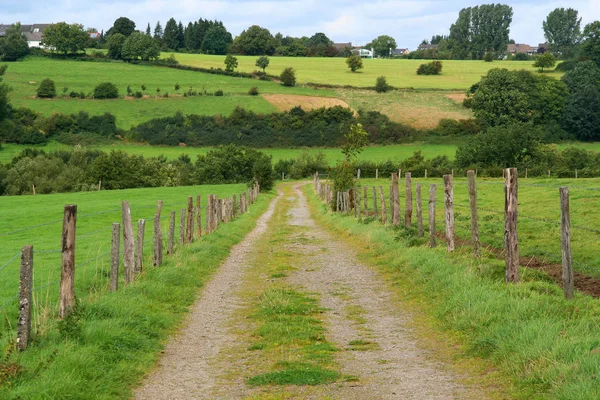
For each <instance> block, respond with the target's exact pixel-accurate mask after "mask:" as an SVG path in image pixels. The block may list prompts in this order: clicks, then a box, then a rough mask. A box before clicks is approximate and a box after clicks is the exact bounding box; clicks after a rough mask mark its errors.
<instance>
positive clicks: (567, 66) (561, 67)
mask: <svg viewBox="0 0 600 400" xmlns="http://www.w3.org/2000/svg"><path fill="white" fill-rule="evenodd" d="M576 65H577V60H565V61H563V62H561V63H560V64H558V65H557V66H556V68H554V70H555V71H561V72H567V71H571V70H572V69H575V66H576Z"/></svg>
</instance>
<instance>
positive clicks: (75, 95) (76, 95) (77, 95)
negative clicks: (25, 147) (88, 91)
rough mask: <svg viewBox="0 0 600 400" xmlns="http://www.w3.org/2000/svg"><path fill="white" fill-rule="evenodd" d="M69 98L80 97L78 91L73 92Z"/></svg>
mask: <svg viewBox="0 0 600 400" xmlns="http://www.w3.org/2000/svg"><path fill="white" fill-rule="evenodd" d="M69 97H72V98H76V97H79V93H77V92H76V91H72V92H71V93H69Z"/></svg>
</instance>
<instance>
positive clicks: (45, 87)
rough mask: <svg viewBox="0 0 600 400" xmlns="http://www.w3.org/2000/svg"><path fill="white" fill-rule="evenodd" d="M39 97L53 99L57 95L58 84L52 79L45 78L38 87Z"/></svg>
mask: <svg viewBox="0 0 600 400" xmlns="http://www.w3.org/2000/svg"><path fill="white" fill-rule="evenodd" d="M36 92H37V97H39V98H42V99H52V98H54V97H56V85H55V84H54V81H53V80H52V79H48V78H46V79H44V80H43V81H42V83H40V87H38V88H37V90H36Z"/></svg>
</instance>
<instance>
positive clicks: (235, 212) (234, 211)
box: [231, 194, 239, 219]
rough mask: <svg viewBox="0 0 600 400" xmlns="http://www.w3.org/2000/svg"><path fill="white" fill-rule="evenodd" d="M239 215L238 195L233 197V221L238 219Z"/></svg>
mask: <svg viewBox="0 0 600 400" xmlns="http://www.w3.org/2000/svg"><path fill="white" fill-rule="evenodd" d="M238 214H239V207H238V201H237V195H235V194H234V195H233V197H232V203H231V217H232V219H233V218H235V217H237V215H238Z"/></svg>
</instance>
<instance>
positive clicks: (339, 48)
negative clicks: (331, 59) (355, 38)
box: [333, 42, 352, 51]
mask: <svg viewBox="0 0 600 400" xmlns="http://www.w3.org/2000/svg"><path fill="white" fill-rule="evenodd" d="M333 47H335V49H336V50H337V51H342V50H344V49H345V48H347V47H348V48H350V49H351V48H352V42H348V43H334V44H333Z"/></svg>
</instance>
